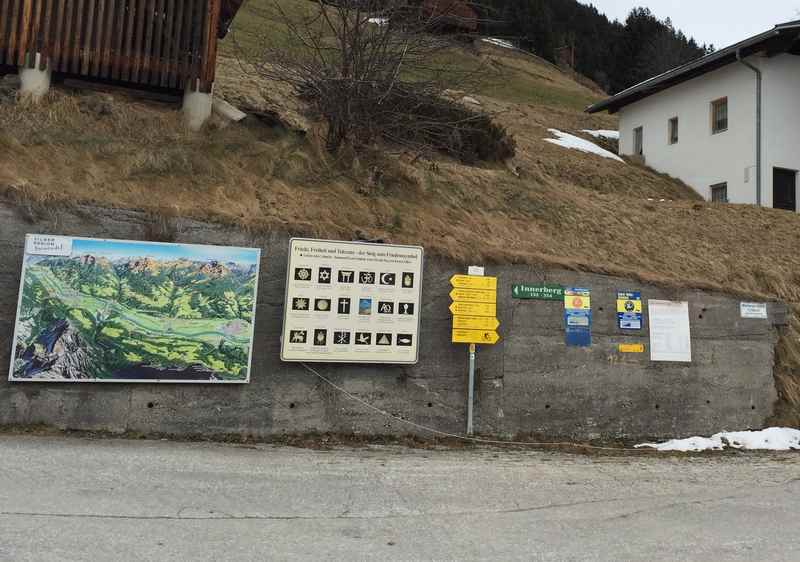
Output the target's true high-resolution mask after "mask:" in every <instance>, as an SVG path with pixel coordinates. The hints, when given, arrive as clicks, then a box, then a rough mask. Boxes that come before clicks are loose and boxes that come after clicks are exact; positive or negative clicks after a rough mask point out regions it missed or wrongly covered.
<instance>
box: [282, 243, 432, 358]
mask: <svg viewBox="0 0 800 562" xmlns="http://www.w3.org/2000/svg"><path fill="white" fill-rule="evenodd" d="M423 254H424V252H423V249H422V248H421V247H418V246H395V245H389V244H372V243H362V242H336V241H330V240H310V239H304V238H293V239H292V240H291V241H290V244H289V264H288V271H287V275H286V298H285V304H284V315H283V332H282V334H283V335H282V338H281V359H282V360H283V361H307V362H318V363H392V364H415V363H416V362H417V360H418V357H419V326H420V313H421V310H420V304H421V302H422V301H421V295H422V263H423Z"/></svg>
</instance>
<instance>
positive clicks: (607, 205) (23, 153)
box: [0, 8, 800, 424]
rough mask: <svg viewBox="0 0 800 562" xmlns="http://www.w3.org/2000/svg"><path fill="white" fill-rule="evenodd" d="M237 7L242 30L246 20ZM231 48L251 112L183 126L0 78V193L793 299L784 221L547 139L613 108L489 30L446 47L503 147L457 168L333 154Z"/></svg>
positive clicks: (598, 122)
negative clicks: (474, 83) (596, 107)
mask: <svg viewBox="0 0 800 562" xmlns="http://www.w3.org/2000/svg"><path fill="white" fill-rule="evenodd" d="M250 9H251V8H247V9H245V10H244V11H243V12H242V13H241V14H240V15H239V17H240V18H242V19H241V20H237V22H238V23H237V25H238V26H240V27H244V28H247V26H248V25H250V26H252V27H257V26H258V22H257V19H256V18H255V14H254V13H253V12H250V11H249V10H250ZM239 37H242V35H239ZM231 40H232V39H231ZM231 40H229V41H231ZM234 52H235V49H234V48H233V46H232V45H231V44H230V43H226V45H224V46H223V53H225V56H223V57H222V58H221V60H220V62H219V72H218V84H217V93H218V94H219V95H221V96H222V97H224V98H225V99H227V100H228V101H230V102H232V103H234V104H237V105H239V106H240V107H242V108H245V109H246V110H247V111H249V112H251V113H259V114H260V115H261V118H256V117H250V118H248V119H246V120H245V121H243V122H242V123H240V124H237V125H230V126H228V127H225V128H220V127H219V126H211V127H209V128H208V130H206V131H204V132H202V133H200V134H190V133H187V132H185V131H184V130H183V129H182V127H181V124H180V116H179V114H178V113H177V112H176V111H175V107H174V106H172V105H168V104H154V103H152V102H143V101H141V100H137V99H133V98H127V97H124V96H122V95H118V94H115V95H113V96H110V95H107V94H97V93H87V92H65V91H63V90H59V91H55V92H53V93H52V95H51V97H50V99H48V100H47V103H45V104H43V105H41V106H36V107H28V106H25V105H24V104H15V103H13V101H12V97H11V96H9V94H8V93H6V94H5V96H4V94H3V90H2V89H1V88H0V100H2V101H0V194H2V196H4V197H5V198H7V199H9V200H12V201H15V202H17V203H18V204H19V205H20V207H21V209H22V210H23V211H25V212H28V213H31V215H32V216H36V214H37V213H49V212H52V211H53V210H55V209H58V208H59V207H61V206H64V205H72V204H74V203H95V204H98V205H106V206H113V207H126V208H137V209H145V210H147V211H150V212H152V213H153V216H154V220H155V222H156V223H157V222H158V220H157V219H158V217H163V216H167V217H180V216H185V217H194V218H199V219H208V220H214V221H220V222H224V223H230V224H237V225H241V226H243V227H245V228H249V229H254V230H281V231H288V232H290V233H292V234H298V235H308V236H317V237H329V238H343V239H352V238H369V239H383V240H387V241H392V242H399V243H414V244H422V245H424V246H425V247H426V251H427V252H428V254H429V255H438V256H446V257H450V258H454V259H456V260H458V261H460V262H463V263H466V262H489V263H492V262H495V263H496V262H513V263H528V264H532V265H556V266H563V267H568V268H578V269H583V270H589V271H596V272H609V273H615V274H620V275H624V276H629V277H633V278H639V279H643V280H648V281H654V282H657V283H662V284H667V285H676V286H686V285H690V286H697V287H708V288H716V289H722V290H725V291H728V292H734V293H742V294H748V295H756V296H762V297H766V298H780V299H784V300H787V301H788V302H790V303H794V306H795V310H796V311H800V256H798V255H797V254H796V252H795V253H793V252H787V251H786V248H793V247H800V218H799V217H798V216H796V215H793V214H790V213H786V212H783V211H774V210H768V209H756V208H753V207H749V206H735V205H717V204H711V203H706V202H703V201H701V200H699V198H698V197H697V196H696V195H695V194H694V193H693V192H692V191H691V190H690V189H688V188H687V187H686V186H684V185H682V184H680V183H679V182H676V181H674V180H672V179H670V178H668V177H664V176H662V175H659V174H657V173H654V172H653V171H651V170H648V169H646V168H644V167H641V166H638V165H636V164H633V163H621V162H617V161H615V160H612V159H607V158H602V157H600V156H597V155H595V154H590V153H585V152H580V151H577V150H570V149H567V148H564V147H561V146H556V145H554V144H552V143H550V142H547V141H545V140H544V139H547V138H552V134H551V133H550V132H549V131H548V129H550V128H556V129H559V130H560V131H564V132H567V133H574V134H576V135H579V136H584V137H585V138H591V137H587V136H586V135H585V134H583V133H581V131H582V130H583V129H592V130H595V129H615V128H616V120H615V119H614V118H613V117H609V116H605V115H601V116H590V115H586V114H584V113H583V112H582V109H583V108H584V107H585V106H586V105H587V104H588V103H589V102H591V101H594V100H597V99H599V98H600V97H601V96H602V94H600V93H598V92H597V90H596V89H592V88H591V84H590V83H589V82H588V81H585V80H584V81H583V82H584V83H585V84H586V85H583V84H581V83H578V82H577V81H576V80H575V79H574V77H572V76H569V75H567V74H564V73H563V72H562V71H560V70H558V69H557V68H556V67H554V66H553V65H551V64H550V63H547V62H546V61H544V60H542V59H538V58H536V57H534V56H531V55H528V54H524V53H519V52H515V51H512V50H509V49H506V48H503V47H499V46H494V45H491V44H488V43H485V42H479V43H476V44H475V45H474V46H465V47H464V49H463V50H461V51H460V52H459V53H458V56H459V57H461V58H462V59H463V60H464V61H465V63H466V64H482V65H484V66H483V68H484V75H485V76H486V78H487V79H486V82H485V83H484V84H483V86H481V88H479V89H477V90H476V91H469V92H453V93H452V95H453V96H454V98H455V99H462V98H463V96H465V95H466V96H468V97H470V98H474V99H475V100H476V101H478V102H479V103H480V104H481V107H482V108H483V109H485V110H488V111H491V112H493V113H495V114H496V119H497V120H498V121H499V122H500V123H502V124H504V125H505V126H506V127H507V128H508V130H509V131H510V132H511V133H512V134H513V135H514V137H515V139H516V142H517V156H516V157H515V158H514V159H513V160H512V161H510V162H507V163H505V164H503V165H492V166H489V165H484V166H467V165H464V164H461V163H459V162H455V161H452V160H448V159H444V158H437V159H434V160H429V159H424V158H417V157H416V155H414V154H410V153H408V152H406V151H402V150H398V149H395V148H393V147H381V146H376V147H374V149H373V150H371V151H370V152H369V153H368V154H362V155H358V156H356V155H353V154H349V153H344V154H342V155H340V157H339V158H338V159H336V160H334V159H332V158H331V157H330V156H328V155H327V154H325V153H324V151H323V150H322V149H321V148H320V146H321V142H320V126H319V124H317V123H315V122H313V120H311V119H310V118H309V117H308V116H307V115H306V114H305V112H304V108H303V105H302V103H301V102H300V101H299V100H298V99H297V98H296V97H295V96H294V95H293V94H292V93H291V92H289V91H287V90H286V88H285V87H283V86H281V85H279V84H272V83H265V82H263V81H261V80H259V79H257V78H255V77H253V76H251V75H249V74H247V73H246V72H245V70H246V69H245V68H243V67H242V65H240V64H239V62H238V61H237V60H236V59H234V58H232V57H231V56H230V55H231V54H232V53H234ZM6 92H8V89H6ZM465 103H472V102H469V101H467V102H465ZM473 105H474V104H473ZM276 119H277V120H280V121H281V122H282V123H283V124H284V126H275V124H274V122H275V120H276ZM155 230H156V229H154V231H155ZM792 322H793V323H792V327H791V329H790V330H789V332H788V333H787V335H786V336H785V337H784V338H783V339H782V342H781V354H780V366H779V370H780V375H779V390H780V392H781V394H782V397H783V399H784V405H785V406H787V405H788V406H787V407H786V408H784V410H783V411H782V417H781V418H780V420H779V421H782V422H784V423H792V424H800V415H798V411H799V410H798V409H797V408H798V406H800V339H798V334H800V322H798V319H797V317H794V318H793V320H792Z"/></svg>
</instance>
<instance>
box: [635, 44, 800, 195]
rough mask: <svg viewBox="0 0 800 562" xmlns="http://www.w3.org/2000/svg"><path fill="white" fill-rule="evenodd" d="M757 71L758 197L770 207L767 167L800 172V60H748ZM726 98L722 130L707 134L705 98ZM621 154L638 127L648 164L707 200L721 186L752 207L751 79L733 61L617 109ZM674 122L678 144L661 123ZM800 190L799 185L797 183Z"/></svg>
mask: <svg viewBox="0 0 800 562" xmlns="http://www.w3.org/2000/svg"><path fill="white" fill-rule="evenodd" d="M747 60H748V62H750V63H751V64H753V65H754V66H756V67H758V68H760V69H761V71H762V73H763V84H762V88H763V90H762V119H763V124H762V125H763V133H762V143H763V146H762V193H761V195H762V197H761V203H762V205H764V206H766V207H771V206H772V195H773V192H772V179H773V169H774V168H776V167H778V168H788V169H790V170H800V150H798V147H800V111H798V106H799V105H800V99H798V92H800V57H797V56H794V55H789V54H783V55H778V56H776V57H772V58H766V57H762V56H752V57H749V58H748V59H747ZM721 97H727V98H728V130H727V131H726V132H724V133H719V134H716V135H713V134H712V133H711V102H712V101H714V100H716V99H719V98H721ZM619 115H620V145H619V146H620V154H628V155H629V154H633V130H634V129H635V128H636V127H640V126H641V127H643V128H644V157H645V161H646V163H647V165H648V166H650V167H652V168H654V169H656V170H658V171H659V172H663V173H666V174H669V175H671V176H674V177H677V178H679V179H681V180H683V181H684V182H686V183H687V184H689V185H690V186H691V187H692V188H694V189H695V191H697V192H698V193H699V194H700V195H702V196H703V197H705V198H707V199H709V198H710V196H711V189H710V188H711V186H712V185H714V184H717V183H722V182H726V183H727V184H728V199H729V201H730V202H731V203H748V204H755V203H756V202H757V198H756V178H755V174H756V145H755V138H756V136H755V135H756V76H755V73H754V72H753V71H752V70H751V69H749V68H747V67H745V66H744V65H741V64H732V65H729V66H727V67H725V68H722V69H719V70H716V71H714V72H710V73H708V74H706V75H704V76H701V77H698V78H695V79H694V80H690V81H689V82H685V83H683V84H680V85H678V86H675V87H673V88H670V89H668V90H665V91H663V92H660V93H658V94H655V95H653V96H650V97H648V98H645V99H644V100H641V101H639V102H636V103H633V104H631V105H629V106H626V107H624V108H623V109H622V110H620V114H619ZM675 116H677V117H678V118H679V120H680V139H679V142H678V144H675V145H670V144H669V142H668V140H669V139H668V134H669V129H668V121H669V119H671V118H672V117H675ZM798 190H800V186H798Z"/></svg>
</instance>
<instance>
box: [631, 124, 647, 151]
mask: <svg viewBox="0 0 800 562" xmlns="http://www.w3.org/2000/svg"><path fill="white" fill-rule="evenodd" d="M633 154H634V156H641V155H642V154H644V129H643V128H642V127H636V128H635V129H634V130H633Z"/></svg>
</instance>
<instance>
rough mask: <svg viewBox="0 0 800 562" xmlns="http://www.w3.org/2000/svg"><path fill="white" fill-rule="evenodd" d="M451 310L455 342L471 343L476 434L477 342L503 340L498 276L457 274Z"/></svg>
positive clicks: (471, 397) (470, 401) (470, 409)
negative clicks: (499, 314) (501, 337)
mask: <svg viewBox="0 0 800 562" xmlns="http://www.w3.org/2000/svg"><path fill="white" fill-rule="evenodd" d="M450 284H451V285H452V286H453V290H452V291H451V292H450V298H451V299H452V300H453V303H452V304H451V305H450V312H452V313H453V334H452V341H453V343H466V344H469V392H468V400H467V435H472V434H473V432H474V431H473V424H472V418H473V403H474V400H475V353H476V351H477V349H476V344H484V345H494V344H496V343H497V342H498V341H500V336H499V335H498V334H497V332H496V330H497V328H498V327H499V326H500V322H499V321H498V320H497V278H496V277H482V276H477V275H454V276H453V277H452V278H451V279H450Z"/></svg>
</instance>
